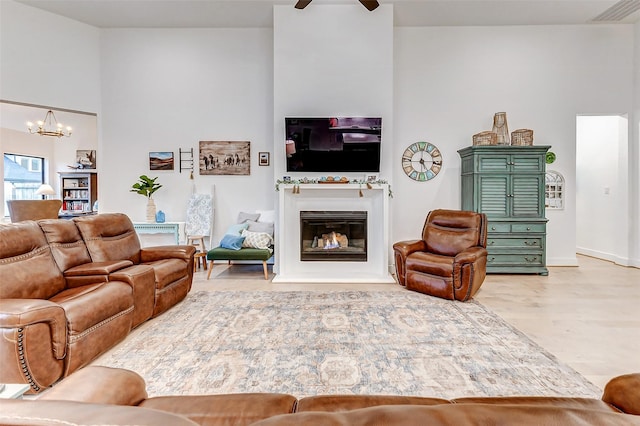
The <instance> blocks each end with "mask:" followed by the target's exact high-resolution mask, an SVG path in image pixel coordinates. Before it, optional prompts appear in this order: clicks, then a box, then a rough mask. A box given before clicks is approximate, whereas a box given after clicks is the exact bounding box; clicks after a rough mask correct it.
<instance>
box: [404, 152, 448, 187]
mask: <svg viewBox="0 0 640 426" xmlns="http://www.w3.org/2000/svg"><path fill="white" fill-rule="evenodd" d="M441 168H442V154H440V150H439V149H438V148H436V146H435V145H433V144H431V143H429V142H415V143H412V144H411V145H409V147H408V148H407V149H405V150H404V153H403V154H402V170H404V172H405V173H406V174H407V176H409V177H410V178H411V179H413V180H417V181H418V182H425V181H428V180H431V179H433V178H434V177H436V175H437V174H438V173H439V172H440V169H441Z"/></svg>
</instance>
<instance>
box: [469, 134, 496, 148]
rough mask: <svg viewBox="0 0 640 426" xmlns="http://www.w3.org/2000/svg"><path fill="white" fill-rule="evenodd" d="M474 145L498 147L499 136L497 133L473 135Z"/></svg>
mask: <svg viewBox="0 0 640 426" xmlns="http://www.w3.org/2000/svg"><path fill="white" fill-rule="evenodd" d="M473 144H474V145H497V144H498V135H497V134H496V133H495V132H489V131H487V132H480V133H476V134H475V135H473Z"/></svg>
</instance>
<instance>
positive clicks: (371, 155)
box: [285, 117, 382, 173]
mask: <svg viewBox="0 0 640 426" xmlns="http://www.w3.org/2000/svg"><path fill="white" fill-rule="evenodd" d="M381 136H382V118H380V117H377V118H371V117H327V118H285V137H286V141H285V152H286V154H287V171H288V172H320V173H343V172H379V171H380V140H381Z"/></svg>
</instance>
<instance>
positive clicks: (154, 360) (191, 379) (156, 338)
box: [93, 291, 601, 398]
mask: <svg viewBox="0 0 640 426" xmlns="http://www.w3.org/2000/svg"><path fill="white" fill-rule="evenodd" d="M93 365H105V366H111V367H120V368H126V369H130V370H133V371H136V372H138V373H139V374H140V375H141V376H142V377H144V379H145V380H146V382H147V390H148V392H149V394H150V395H151V396H159V395H194V394H203V393H208V394H212V393H236V392H281V393H289V394H292V395H295V396H298V397H303V396H309V395H317V394H395V395H422V396H438V397H442V398H455V397H461V396H466V395H478V396H495V395H549V396H551V395H564V396H581V397H596V398H597V397H600V396H601V391H600V390H599V389H598V388H597V387H596V386H595V385H593V384H592V383H590V382H589V381H587V380H586V379H585V378H584V377H582V376H581V375H580V374H578V373H577V372H576V371H574V370H573V369H571V368H570V367H568V366H567V365H564V364H562V363H561V362H559V361H558V360H557V359H556V358H555V357H554V356H553V355H551V354H549V353H548V352H546V351H545V350H543V349H542V348H541V347H539V346H538V345H537V344H535V343H534V342H533V341H531V340H530V339H529V338H527V337H526V336H525V335H523V334H522V333H520V332H519V331H518V330H516V329H515V328H513V327H511V326H510V325H508V324H507V323H506V322H504V321H503V320H502V319H500V318H499V317H498V316H496V315H495V314H494V313H492V312H491V311H489V310H488V309H486V308H485V307H484V306H482V305H481V304H480V303H477V302H475V301H470V302H466V303H461V302H452V301H447V300H442V299H437V298H433V297H429V296H425V295H422V294H419V293H414V292H410V291H372V292H366V291H331V292H322V291H287V292H279V291H254V292H249V291H221V292H204V291H200V292H192V293H190V294H189V295H188V296H187V298H186V299H185V300H184V301H183V302H181V303H180V304H178V305H176V306H174V307H173V308H171V309H170V310H169V311H168V312H166V313H164V314H162V315H161V316H160V317H158V318H156V319H154V320H152V321H150V322H147V323H146V324H144V325H143V326H141V327H140V329H138V330H136V331H135V332H134V333H132V334H131V335H130V336H129V337H127V339H126V340H125V341H124V342H123V343H121V344H120V345H118V346H116V347H115V348H114V349H112V350H111V351H109V352H107V353H105V354H104V355H103V356H102V357H100V358H98V359H97V360H96V361H94V362H93Z"/></svg>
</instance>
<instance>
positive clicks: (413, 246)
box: [393, 240, 427, 259]
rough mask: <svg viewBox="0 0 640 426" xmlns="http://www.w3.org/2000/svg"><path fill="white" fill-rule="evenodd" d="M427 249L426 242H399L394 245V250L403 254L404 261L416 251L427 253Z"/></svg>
mask: <svg viewBox="0 0 640 426" xmlns="http://www.w3.org/2000/svg"><path fill="white" fill-rule="evenodd" d="M426 249H427V245H426V243H425V242H424V240H407V241H399V242H397V243H395V244H394V245H393V250H394V251H395V252H397V253H399V254H401V255H402V257H403V258H404V259H406V258H407V256H409V255H410V254H411V253H414V252H416V251H425V250H426Z"/></svg>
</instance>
